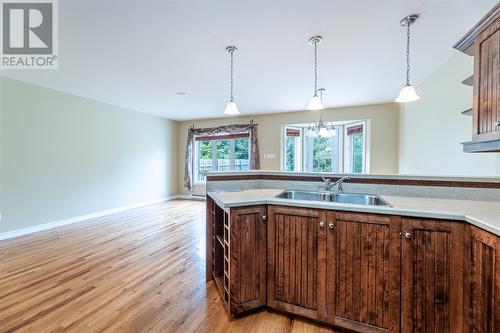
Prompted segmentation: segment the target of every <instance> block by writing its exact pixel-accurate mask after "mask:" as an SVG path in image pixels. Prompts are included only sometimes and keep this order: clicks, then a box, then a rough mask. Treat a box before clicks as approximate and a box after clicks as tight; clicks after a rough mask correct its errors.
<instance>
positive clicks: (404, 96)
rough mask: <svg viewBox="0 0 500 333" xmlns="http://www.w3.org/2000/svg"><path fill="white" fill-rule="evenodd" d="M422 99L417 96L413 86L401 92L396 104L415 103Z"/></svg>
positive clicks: (404, 88) (405, 87)
mask: <svg viewBox="0 0 500 333" xmlns="http://www.w3.org/2000/svg"><path fill="white" fill-rule="evenodd" d="M419 98H420V97H419V96H418V95H417V91H416V90H415V88H413V86H412V85H408V86H404V87H403V89H401V91H400V92H399V95H398V97H397V98H396V102H398V103H407V102H413V101H416V100H417V99H419Z"/></svg>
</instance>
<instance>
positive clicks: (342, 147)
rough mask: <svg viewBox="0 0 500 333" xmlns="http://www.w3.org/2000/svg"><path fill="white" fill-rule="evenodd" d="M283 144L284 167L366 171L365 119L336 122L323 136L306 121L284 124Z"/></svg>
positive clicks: (310, 170) (311, 170)
mask: <svg viewBox="0 0 500 333" xmlns="http://www.w3.org/2000/svg"><path fill="white" fill-rule="evenodd" d="M323 134H324V133H323ZM283 144H284V146H283V158H282V160H283V165H282V169H283V170H284V171H302V170H304V171H306V172H333V173H363V172H366V170H365V169H366V168H365V164H366V163H365V155H366V153H365V151H366V147H365V122H364V121H361V122H351V123H346V122H342V123H338V125H337V124H335V125H334V127H333V129H331V130H330V131H329V133H328V135H322V136H319V135H318V133H317V132H313V131H310V130H308V129H307V125H293V126H285V137H284V140H283Z"/></svg>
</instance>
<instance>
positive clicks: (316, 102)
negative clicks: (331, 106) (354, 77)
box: [307, 36, 325, 111]
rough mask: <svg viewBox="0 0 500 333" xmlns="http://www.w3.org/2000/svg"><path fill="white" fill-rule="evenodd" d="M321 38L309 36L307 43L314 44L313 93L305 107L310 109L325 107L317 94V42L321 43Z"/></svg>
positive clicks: (315, 109)
mask: <svg viewBox="0 0 500 333" xmlns="http://www.w3.org/2000/svg"><path fill="white" fill-rule="evenodd" d="M322 40H323V37H321V36H313V37H311V38H309V44H311V45H312V46H314V94H313V96H312V97H311V100H310V101H309V105H308V106H307V109H308V110H312V111H317V110H323V109H324V108H325V107H324V106H323V102H322V100H321V98H320V97H319V95H318V44H319V43H321V41H322Z"/></svg>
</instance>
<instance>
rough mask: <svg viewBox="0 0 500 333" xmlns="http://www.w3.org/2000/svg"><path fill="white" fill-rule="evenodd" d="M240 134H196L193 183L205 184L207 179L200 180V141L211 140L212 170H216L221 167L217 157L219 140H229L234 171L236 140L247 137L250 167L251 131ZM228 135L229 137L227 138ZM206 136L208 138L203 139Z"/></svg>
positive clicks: (230, 158) (230, 165)
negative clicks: (211, 136)
mask: <svg viewBox="0 0 500 333" xmlns="http://www.w3.org/2000/svg"><path fill="white" fill-rule="evenodd" d="M240 134H245V135H246V136H240ZM240 134H236V135H233V134H227V135H214V136H213V137H214V138H210V136H205V135H199V136H195V137H194V139H193V141H194V147H193V165H192V168H193V184H194V185H203V184H205V182H206V180H199V178H200V170H199V168H200V156H199V155H200V148H199V147H200V142H206V141H208V142H210V148H211V150H212V170H211V171H214V170H215V171H216V170H217V169H218V168H219V163H218V162H219V161H218V158H217V142H219V141H224V140H227V141H229V170H230V171H233V170H234V168H235V165H236V163H235V159H234V158H235V152H236V150H235V148H236V140H238V139H247V140H248V163H249V168H250V154H251V151H252V148H251V145H252V141H251V140H250V133H249V132H242V133H240ZM225 137H227V138H225ZM204 138H206V139H207V140H203V139H204Z"/></svg>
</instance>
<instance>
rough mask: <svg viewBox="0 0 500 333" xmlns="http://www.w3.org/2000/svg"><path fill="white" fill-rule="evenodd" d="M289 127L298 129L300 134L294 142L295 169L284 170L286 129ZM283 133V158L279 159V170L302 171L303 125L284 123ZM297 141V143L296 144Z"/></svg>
mask: <svg viewBox="0 0 500 333" xmlns="http://www.w3.org/2000/svg"><path fill="white" fill-rule="evenodd" d="M287 129H291V130H298V131H300V135H299V136H298V139H297V140H296V142H295V170H293V171H286V138H287V135H286V133H287V132H286V130H287ZM283 130H284V132H283V133H284V134H283V144H282V149H283V158H282V159H281V170H282V171H286V172H302V170H303V158H302V157H303V149H302V147H303V146H304V128H303V127H298V126H293V125H286V126H285V127H284V128H283ZM297 143H298V144H297Z"/></svg>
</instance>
